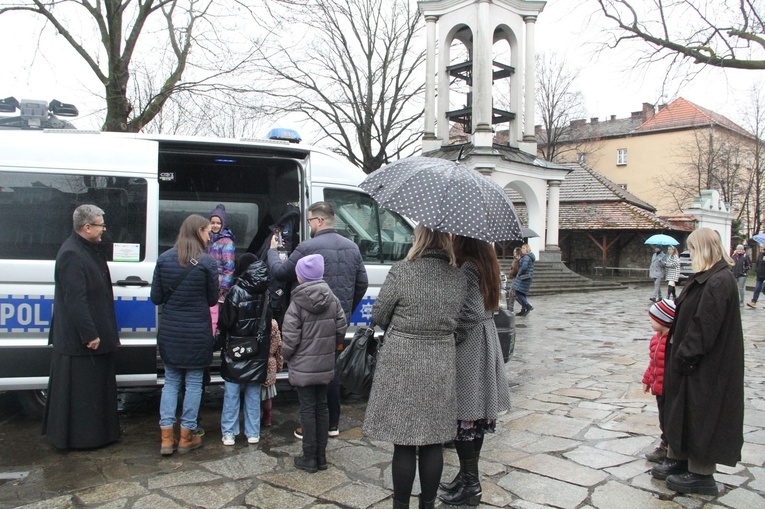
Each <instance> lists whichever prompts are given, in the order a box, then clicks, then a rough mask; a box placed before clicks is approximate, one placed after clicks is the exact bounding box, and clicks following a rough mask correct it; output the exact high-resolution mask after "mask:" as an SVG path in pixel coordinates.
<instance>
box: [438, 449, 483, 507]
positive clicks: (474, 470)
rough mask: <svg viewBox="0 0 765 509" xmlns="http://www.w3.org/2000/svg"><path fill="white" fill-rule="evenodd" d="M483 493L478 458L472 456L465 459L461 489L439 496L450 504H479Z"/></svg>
mask: <svg viewBox="0 0 765 509" xmlns="http://www.w3.org/2000/svg"><path fill="white" fill-rule="evenodd" d="M481 495H482V492H481V482H480V480H479V479H478V458H471V459H467V460H465V471H464V473H463V475H462V485H461V486H460V487H459V489H458V490H457V491H455V492H454V493H447V494H446V495H441V496H440V497H439V498H440V499H441V501H442V502H443V503H445V504H448V505H469V506H477V505H478V504H479V503H480V502H481ZM430 507H433V506H430Z"/></svg>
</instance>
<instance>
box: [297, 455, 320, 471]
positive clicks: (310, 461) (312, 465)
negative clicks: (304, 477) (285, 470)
mask: <svg viewBox="0 0 765 509" xmlns="http://www.w3.org/2000/svg"><path fill="white" fill-rule="evenodd" d="M294 463H295V468H299V469H300V470H305V471H306V472H308V473H309V474H313V473H314V472H316V471H317V470H318V469H319V467H318V466H317V465H316V458H309V457H307V456H305V455H304V454H301V455H300V456H296V457H295V461H294Z"/></svg>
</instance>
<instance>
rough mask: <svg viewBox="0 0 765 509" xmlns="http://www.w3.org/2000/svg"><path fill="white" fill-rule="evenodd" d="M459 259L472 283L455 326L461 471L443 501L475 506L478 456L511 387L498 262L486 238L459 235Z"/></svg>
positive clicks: (456, 441)
mask: <svg viewBox="0 0 765 509" xmlns="http://www.w3.org/2000/svg"><path fill="white" fill-rule="evenodd" d="M454 251H455V254H456V256H457V263H458V264H459V265H460V268H461V270H462V272H463V273H464V274H465V277H466V279H467V283H468V291H467V300H466V301H465V303H464V304H463V306H462V312H461V313H460V317H459V321H458V326H457V418H458V419H459V424H458V425H457V435H456V438H455V439H454V448H455V449H456V450H457V456H459V460H460V471H459V473H458V474H457V477H455V478H454V480H453V481H452V482H450V483H446V482H444V483H441V485H440V486H441V488H442V489H443V490H444V491H446V492H447V493H446V494H445V495H441V497H440V498H441V500H442V501H443V502H444V503H446V504H449V505H461V504H468V505H471V506H476V505H478V504H479V503H480V501H481V483H480V480H479V476H478V460H479V458H480V456H481V447H482V446H483V438H484V434H485V433H487V432H488V433H493V432H494V428H495V426H496V420H497V416H498V415H499V413H500V412H503V411H505V410H507V409H508V408H510V391H509V390H508V386H507V375H506V374H505V365H504V362H503V360H502V348H501V347H500V344H499V336H498V335H497V328H496V326H495V325H494V310H496V309H497V308H499V293H500V289H499V282H500V278H499V262H497V253H496V251H495V250H494V247H493V246H492V245H491V244H489V243H488V242H484V241H482V240H476V239H472V238H469V237H462V236H456V237H455V238H454Z"/></svg>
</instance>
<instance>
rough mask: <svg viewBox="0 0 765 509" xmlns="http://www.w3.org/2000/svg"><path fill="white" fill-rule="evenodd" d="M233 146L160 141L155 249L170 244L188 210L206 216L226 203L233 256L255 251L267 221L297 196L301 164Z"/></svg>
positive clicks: (270, 223)
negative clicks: (157, 230) (232, 237)
mask: <svg viewBox="0 0 765 509" xmlns="http://www.w3.org/2000/svg"><path fill="white" fill-rule="evenodd" d="M232 150H233V149H231V147H225V146H223V147H204V146H199V145H195V146H191V145H188V146H184V145H179V146H174V145H172V146H162V145H160V158H159V164H160V166H159V252H160V253H162V252H163V251H166V250H167V249H170V248H171V247H172V246H173V244H175V240H176V238H177V236H178V229H179V228H180V226H181V223H182V222H183V220H184V219H186V217H188V216H189V215H190V214H199V215H201V216H203V217H209V215H210V212H212V210H213V209H214V208H215V207H216V206H217V205H218V204H219V203H221V204H223V205H224V206H225V207H226V215H227V216H228V217H227V225H226V226H227V227H228V228H230V229H231V231H232V233H233V234H234V237H235V241H234V245H235V247H236V256H237V258H238V257H239V256H241V255H242V254H244V252H245V251H247V250H248V249H249V250H250V251H251V252H253V253H254V252H257V250H258V248H259V247H260V245H261V244H262V243H263V242H264V241H265V239H266V238H270V237H269V234H270V230H269V229H268V227H269V226H271V225H272V224H274V223H275V222H276V220H277V219H279V217H280V216H281V215H282V214H283V213H284V212H285V210H286V209H287V207H288V204H289V203H294V202H297V201H299V200H300V187H301V175H300V170H299V164H298V163H297V162H296V161H294V160H292V159H287V158H267V157H257V156H252V155H248V154H243V153H241V152H233V151H232Z"/></svg>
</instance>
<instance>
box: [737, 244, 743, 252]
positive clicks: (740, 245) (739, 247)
mask: <svg viewBox="0 0 765 509" xmlns="http://www.w3.org/2000/svg"><path fill="white" fill-rule="evenodd" d="M739 249H740V250H742V251H743V250H744V245H743V244H739V245H738V246H736V251H738V250H739Z"/></svg>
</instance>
